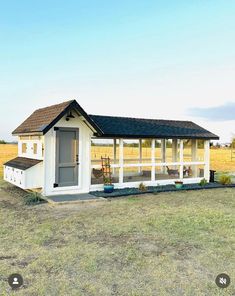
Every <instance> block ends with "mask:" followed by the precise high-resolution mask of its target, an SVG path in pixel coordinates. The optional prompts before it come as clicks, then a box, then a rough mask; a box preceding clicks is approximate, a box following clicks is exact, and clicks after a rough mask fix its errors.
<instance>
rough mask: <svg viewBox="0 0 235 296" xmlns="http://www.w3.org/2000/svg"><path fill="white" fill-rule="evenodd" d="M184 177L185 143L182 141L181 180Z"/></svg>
mask: <svg viewBox="0 0 235 296" xmlns="http://www.w3.org/2000/svg"><path fill="white" fill-rule="evenodd" d="M183 177H184V141H183V140H180V179H183Z"/></svg>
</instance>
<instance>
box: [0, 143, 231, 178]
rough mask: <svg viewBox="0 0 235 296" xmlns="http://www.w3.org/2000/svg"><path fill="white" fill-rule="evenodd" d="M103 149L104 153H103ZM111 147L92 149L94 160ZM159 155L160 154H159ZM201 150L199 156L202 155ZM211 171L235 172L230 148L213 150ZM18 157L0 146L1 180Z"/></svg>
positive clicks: (13, 148)
mask: <svg viewBox="0 0 235 296" xmlns="http://www.w3.org/2000/svg"><path fill="white" fill-rule="evenodd" d="M101 149H102V151H103V152H101ZM125 149H126V150H125V151H126V158H131V157H136V158H137V156H138V148H130V147H128V148H125ZM111 151H112V148H110V147H102V148H101V147H92V158H93V159H100V157H101V155H102V153H103V154H104V155H110V157H112V153H111ZM157 153H158V152H157ZM202 154H203V153H202V151H200V150H199V155H202ZM210 154H211V169H213V170H216V171H217V172H235V159H234V160H233V161H231V150H230V149H228V148H221V149H211V152H210ZM150 155H151V152H150V148H143V157H146V158H150ZM169 155H170V149H167V158H170V156H169ZM16 156H17V145H15V144H0V178H2V176H3V166H2V165H3V163H4V162H6V161H8V160H10V159H12V158H14V157H16Z"/></svg>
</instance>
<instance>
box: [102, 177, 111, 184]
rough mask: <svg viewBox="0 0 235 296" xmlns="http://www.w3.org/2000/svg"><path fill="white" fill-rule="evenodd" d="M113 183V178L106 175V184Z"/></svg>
mask: <svg viewBox="0 0 235 296" xmlns="http://www.w3.org/2000/svg"><path fill="white" fill-rule="evenodd" d="M111 184H112V178H111V177H110V178H109V177H104V185H111Z"/></svg>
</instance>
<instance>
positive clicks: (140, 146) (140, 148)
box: [138, 139, 142, 174]
mask: <svg viewBox="0 0 235 296" xmlns="http://www.w3.org/2000/svg"><path fill="white" fill-rule="evenodd" d="M139 163H142V139H139ZM138 172H139V174H140V173H141V172H142V167H138Z"/></svg>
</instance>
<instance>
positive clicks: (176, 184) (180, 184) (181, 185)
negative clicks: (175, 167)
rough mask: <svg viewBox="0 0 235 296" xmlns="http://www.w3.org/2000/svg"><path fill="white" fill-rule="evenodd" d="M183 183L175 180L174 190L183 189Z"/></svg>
mask: <svg viewBox="0 0 235 296" xmlns="http://www.w3.org/2000/svg"><path fill="white" fill-rule="evenodd" d="M183 184H184V183H183V181H180V180H177V181H175V188H176V189H181V188H182V187H183Z"/></svg>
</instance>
